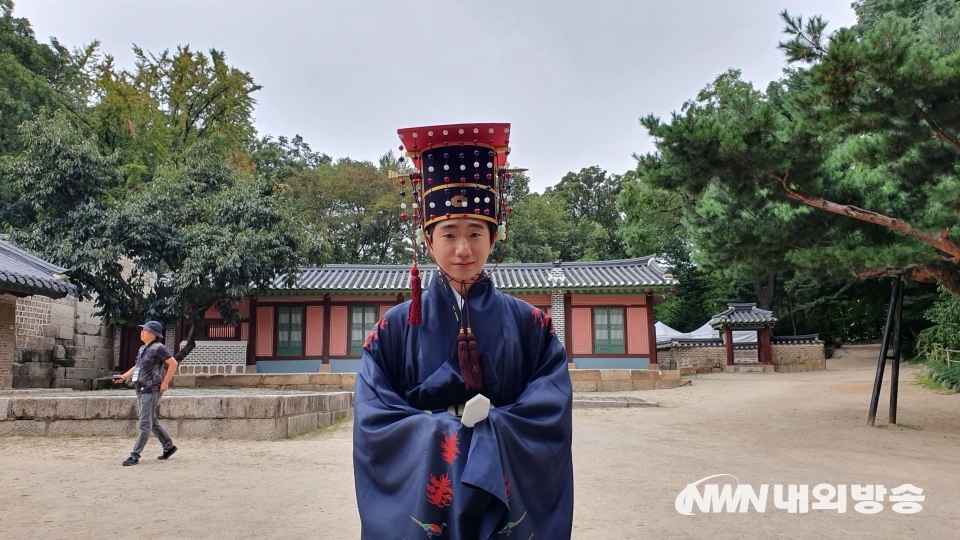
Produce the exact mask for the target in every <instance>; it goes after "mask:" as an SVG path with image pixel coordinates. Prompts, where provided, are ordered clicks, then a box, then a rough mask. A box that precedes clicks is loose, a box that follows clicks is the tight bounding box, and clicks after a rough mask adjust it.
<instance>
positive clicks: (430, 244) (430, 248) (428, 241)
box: [423, 234, 433, 257]
mask: <svg viewBox="0 0 960 540" xmlns="http://www.w3.org/2000/svg"><path fill="white" fill-rule="evenodd" d="M423 243H424V244H426V245H427V253H429V254H430V257H433V238H431V237H430V235H429V234H425V235H423Z"/></svg>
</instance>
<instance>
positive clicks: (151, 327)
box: [113, 321, 177, 467]
mask: <svg viewBox="0 0 960 540" xmlns="http://www.w3.org/2000/svg"><path fill="white" fill-rule="evenodd" d="M140 328H141V330H140V341H143V346H142V347H140V353H139V354H137V363H136V365H135V366H133V367H132V368H130V370H129V371H127V372H126V373H124V374H123V375H114V376H113V381H114V382H116V383H123V382H125V381H127V380H133V384H134V387H135V388H136V390H137V405H138V406H139V408H140V427H139V429H140V432H139V434H138V435H137V442H136V443H135V444H134V445H133V451H132V452H130V457H128V458H127V459H126V461H124V462H123V466H124V467H129V466H131V465H136V464H137V463H139V462H140V452H142V451H143V447H144V446H146V444H147V439H148V438H149V437H150V432H151V431H152V432H153V434H154V435H156V436H157V439H158V440H159V441H160V444H161V445H162V446H163V455H161V456H159V457H157V459H159V460H166V459H168V458H169V457H170V456H172V455H173V453H174V452H176V451H177V447H176V446H174V445H173V441H172V440H171V439H170V435H169V434H167V430H165V429H163V426H161V425H160V421H159V420H158V419H157V410H158V409H159V408H160V396H162V395H163V393H164V392H166V391H167V388H168V387H169V385H170V379H172V378H173V374H174V373H176V371H177V361H176V360H175V359H174V358H173V355H172V354H170V351H169V350H168V349H167V347H166V346H164V344H163V343H162V342H161V341H160V340H162V339H163V325H162V324H160V323H159V322H157V321H147V322H146V324H141V325H140ZM164 368H166V370H164Z"/></svg>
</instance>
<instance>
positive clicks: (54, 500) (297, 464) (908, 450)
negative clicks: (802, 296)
mask: <svg viewBox="0 0 960 540" xmlns="http://www.w3.org/2000/svg"><path fill="white" fill-rule="evenodd" d="M875 359H876V350H875V349H872V348H849V349H840V350H839V351H838V354H837V358H835V359H831V360H828V362H827V366H828V370H827V371H826V372H817V373H795V374H754V373H750V374H717V375H710V376H700V377H696V378H694V381H693V385H692V386H687V387H682V388H678V389H673V390H656V391H649V392H626V393H618V394H617V395H629V396H637V397H642V398H644V399H651V400H654V401H657V402H659V403H660V405H661V406H660V407H657V408H631V409H604V410H600V409H578V410H576V411H575V412H574V429H575V431H574V460H575V461H574V466H575V471H576V472H575V475H576V488H575V493H576V509H575V515H574V531H573V538H576V539H583V540H586V539H601V538H602V539H611V538H612V539H632V538H658V539H659V538H666V539H674V538H721V539H725V538H731V539H733V538H738V539H739V538H745V537H756V538H804V539H805V538H831V539H834V538H863V537H870V538H903V537H909V538H957V537H958V535H960V533H958V531H960V395H955V394H954V395H944V394H938V393H935V392H932V391H930V390H927V389H924V388H921V387H919V386H917V385H916V383H915V376H914V370H913V369H911V368H906V369H905V370H903V371H902V372H901V383H900V400H899V401H900V406H899V418H898V420H899V422H900V425H899V426H893V425H886V418H887V407H886V404H887V392H886V388H885V391H884V393H883V396H882V400H881V404H882V405H881V408H880V411H879V413H878V415H877V416H878V422H877V425H878V427H876V428H869V427H867V426H866V414H867V405H868V402H869V398H870V390H871V387H872V381H873V374H874V370H875V362H876V360H875ZM888 373H889V370H888ZM176 442H177V444H178V446H179V447H180V451H179V452H178V453H177V455H176V456H174V457H173V458H172V459H171V460H170V461H169V462H166V463H164V462H159V461H155V460H154V459H153V455H154V454H159V452H160V449H159V445H158V444H157V443H156V441H155V440H154V439H151V441H150V443H149V444H148V445H147V452H146V453H145V454H144V456H145V458H147V459H143V460H141V464H140V465H139V466H137V467H129V468H124V467H120V462H121V461H122V460H123V459H124V457H126V454H127V453H128V452H129V449H130V447H131V445H132V443H133V439H132V438H24V437H6V438H0V537H2V538H16V539H20V538H43V539H45V540H52V539H57V538H217V539H220V538H357V537H358V536H359V517H358V514H357V509H356V500H355V497H354V491H353V474H352V467H351V424H350V423H349V422H348V423H344V424H341V425H339V426H336V427H334V428H332V429H329V430H326V431H322V432H318V433H312V434H308V435H305V436H303V437H300V438H297V439H293V440H283V441H273V442H245V441H240V442H238V441H220V440H204V439H183V440H178V441H176ZM719 473H729V474H732V475H734V476H736V477H737V478H738V479H739V481H740V482H742V483H748V484H751V485H753V486H754V487H755V488H756V487H759V485H760V484H764V483H766V484H777V483H780V484H809V485H810V486H811V487H812V486H813V485H815V484H818V483H821V482H822V483H829V484H834V485H836V484H841V483H843V484H847V485H849V484H884V485H885V486H887V488H888V489H890V488H893V487H896V486H899V485H901V484H905V483H910V484H913V485H915V486H917V487H920V488H923V489H924V495H925V496H926V501H925V502H924V503H923V510H922V511H921V512H920V513H918V514H914V515H900V514H897V513H895V512H893V511H892V510H890V508H889V505H888V506H887V508H886V509H885V510H883V511H882V512H880V513H879V514H876V515H864V514H859V513H857V512H855V511H853V502H849V504H848V509H847V512H846V513H844V514H838V513H837V512H836V511H825V510H811V511H810V512H809V513H807V514H787V513H786V511H784V510H778V509H775V508H774V507H773V503H772V499H773V496H772V493H771V495H770V498H769V502H768V508H767V510H766V512H765V513H756V512H753V511H751V512H749V513H746V514H706V515H704V514H701V513H699V511H696V512H695V515H694V516H682V515H679V514H678V513H677V511H676V510H675V508H674V500H675V499H676V497H677V494H678V493H679V492H680V491H681V490H682V489H683V488H684V487H685V485H686V484H688V483H691V482H694V481H696V480H699V479H701V478H703V477H706V476H709V475H713V474H719ZM811 502H812V501H811ZM521 540H526V539H521Z"/></svg>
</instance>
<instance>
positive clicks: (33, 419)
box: [0, 390, 353, 440]
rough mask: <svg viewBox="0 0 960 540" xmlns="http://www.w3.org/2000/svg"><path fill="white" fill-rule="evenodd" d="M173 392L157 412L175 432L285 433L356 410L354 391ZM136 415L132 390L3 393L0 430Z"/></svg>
mask: <svg viewBox="0 0 960 540" xmlns="http://www.w3.org/2000/svg"><path fill="white" fill-rule="evenodd" d="M171 392H172V393H171V394H167V395H164V398H163V399H162V400H161V401H160V410H159V418H160V421H161V423H163V425H164V427H165V428H166V429H167V431H168V432H170V435H171V436H173V437H178V436H183V437H218V438H224V439H252V440H269V439H282V438H284V437H291V436H295V435H297V434H300V433H302V432H304V431H309V430H311V429H315V428H317V427H320V426H325V425H330V424H331V423H334V422H337V421H339V420H341V419H343V418H347V417H349V416H351V415H352V414H353V393H351V392H329V393H263V394H250V393H249V392H240V391H233V392H230V391H221V392H218V393H197V392H196V391H194V392H193V393H188V392H187V391H171ZM91 394H93V395H91ZM137 421H138V417H137V400H136V396H135V395H134V394H133V392H131V391H129V390H127V391H103V392H90V393H87V394H86V395H68V396H51V395H46V396H40V395H29V396H10V397H0V435H73V434H77V435H133V434H135V433H136V432H137Z"/></svg>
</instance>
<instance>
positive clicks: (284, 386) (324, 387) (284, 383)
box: [173, 373, 357, 392]
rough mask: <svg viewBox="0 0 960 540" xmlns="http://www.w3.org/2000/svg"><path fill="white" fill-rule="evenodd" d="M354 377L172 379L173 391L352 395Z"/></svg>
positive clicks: (264, 375)
mask: <svg viewBox="0 0 960 540" xmlns="http://www.w3.org/2000/svg"><path fill="white" fill-rule="evenodd" d="M356 382H357V374H356V373H278V374H270V373H244V374H233V375H226V374H224V375H212V374H203V373H201V374H196V375H174V377H173V386H174V387H175V388H211V389H212V388H257V389H262V390H299V391H304V392H353V385H354V383H356Z"/></svg>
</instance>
